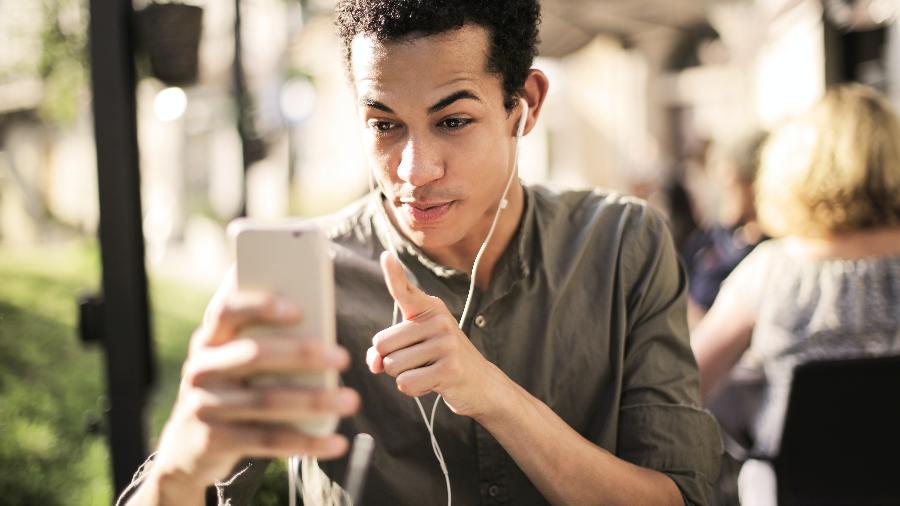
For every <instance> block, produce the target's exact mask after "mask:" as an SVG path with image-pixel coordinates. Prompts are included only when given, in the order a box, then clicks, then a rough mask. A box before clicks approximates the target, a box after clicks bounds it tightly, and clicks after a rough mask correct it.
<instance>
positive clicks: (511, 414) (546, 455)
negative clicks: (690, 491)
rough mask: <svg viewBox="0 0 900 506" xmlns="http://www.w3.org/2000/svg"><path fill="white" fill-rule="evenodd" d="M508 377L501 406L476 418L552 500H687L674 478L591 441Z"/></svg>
mask: <svg viewBox="0 0 900 506" xmlns="http://www.w3.org/2000/svg"><path fill="white" fill-rule="evenodd" d="M498 372H499V370H498ZM500 374H502V373H500ZM505 380H506V381H505V383H506V384H507V386H506V387H505V392H502V393H499V394H498V402H497V409H496V410H495V411H493V412H491V413H487V414H485V415H483V416H480V417H478V418H476V421H477V422H479V423H480V424H481V425H482V426H483V427H484V428H485V429H487V430H488V431H489V432H490V433H491V434H492V435H493V436H494V437H495V438H496V439H497V441H498V442H499V443H500V444H501V445H503V447H504V449H506V451H507V452H508V453H509V455H510V456H511V457H512V458H513V460H515V461H516V463H517V464H518V465H519V467H520V468H521V469H522V471H523V472H525V474H526V475H527V476H528V478H529V479H530V480H531V482H532V483H534V484H535V486H536V487H537V488H538V489H539V490H540V491H541V493H542V494H544V497H546V498H547V499H548V500H549V501H550V502H552V503H553V504H578V505H582V504H611V505H616V504H621V505H640V504H653V505H683V503H684V502H683V500H682V497H681V493H680V492H679V490H678V487H677V486H676V485H675V482H674V481H672V479H671V478H669V477H668V476H666V475H665V474H663V473H660V472H657V471H653V470H650V469H646V468H643V467H639V466H636V465H634V464H631V463H629V462H626V461H624V460H621V459H619V458H618V457H616V456H615V455H613V454H611V453H609V452H608V451H606V450H604V449H602V448H600V447H598V446H597V445H595V444H593V443H591V442H590V441H588V440H587V439H585V438H583V437H582V436H581V435H580V434H578V433H577V432H576V431H575V430H574V429H572V428H571V427H570V426H569V425H568V424H566V422H565V421H563V420H562V419H561V418H560V417H559V416H557V415H556V413H554V412H553V411H552V410H551V409H550V408H549V407H548V406H547V405H546V404H544V403H543V402H541V401H540V400H538V399H537V398H535V397H534V396H532V395H531V394H529V393H528V392H527V391H526V390H525V389H523V388H522V387H520V386H519V385H517V384H515V383H514V382H513V381H512V380H509V378H505Z"/></svg>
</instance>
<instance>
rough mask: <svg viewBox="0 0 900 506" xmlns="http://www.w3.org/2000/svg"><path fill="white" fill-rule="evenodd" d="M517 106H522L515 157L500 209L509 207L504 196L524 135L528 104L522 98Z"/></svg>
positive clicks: (514, 168) (504, 195) (507, 191)
mask: <svg viewBox="0 0 900 506" xmlns="http://www.w3.org/2000/svg"><path fill="white" fill-rule="evenodd" d="M519 104H520V105H521V106H522V115H521V116H519V125H518V126H517V127H516V157H515V159H514V160H513V170H512V172H510V174H509V181H507V182H506V189H505V190H503V197H502V198H501V199H500V209H506V207H507V206H508V205H509V200H507V198H506V194H507V193H509V187H510V185H511V184H512V180H513V177H515V174H516V168H517V167H516V166H517V165H518V163H519V142H520V141H521V140H522V136H523V135H525V123H526V122H527V121H528V102H526V101H525V99H524V98H520V99H519Z"/></svg>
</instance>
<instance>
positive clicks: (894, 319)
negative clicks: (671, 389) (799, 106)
mask: <svg viewBox="0 0 900 506" xmlns="http://www.w3.org/2000/svg"><path fill="white" fill-rule="evenodd" d="M898 139H900V119H898V116H897V115H896V113H895V112H894V111H893V110H892V109H891V106H890V104H889V103H888V102H887V101H886V100H885V99H884V98H883V97H881V96H880V95H878V94H877V93H876V92H875V91H873V90H871V89H869V88H866V87H863V86H861V85H855V84H854V85H845V86H841V87H838V88H835V89H832V90H830V91H828V92H827V93H826V95H825V97H824V98H823V99H822V100H821V101H820V102H819V103H818V104H817V105H816V106H815V107H813V108H812V109H811V111H809V112H808V113H807V114H805V115H803V116H801V117H799V118H797V119H795V120H793V121H791V122H789V123H787V124H786V125H785V126H783V127H782V128H780V129H779V130H778V131H777V132H776V133H775V134H774V135H773V137H772V139H771V140H769V141H768V142H767V144H766V146H765V147H764V150H763V154H762V166H761V169H760V170H761V173H760V176H759V181H758V182H757V186H756V198H757V206H758V213H759V220H760V224H761V225H762V228H763V229H764V230H765V231H766V232H767V233H769V234H771V235H772V236H773V237H775V238H776V239H772V240H769V241H766V242H764V243H762V244H760V245H759V246H757V248H756V249H755V250H754V251H753V252H752V253H750V255H749V256H747V258H746V259H745V260H744V261H743V262H742V263H741V264H740V265H739V266H738V267H737V268H736V269H735V270H734V272H733V273H732V274H731V275H730V276H729V277H728V279H727V280H726V281H725V283H724V284H723V285H722V288H721V291H720V293H719V295H718V297H717V298H716V301H715V303H714V304H713V306H712V308H711V309H710V311H709V313H708V314H707V315H706V317H705V318H704V319H703V320H702V321H701V322H700V324H699V325H698V326H697V327H696V329H695V330H694V331H692V346H693V348H694V353H695V354H696V357H697V361H698V364H699V366H700V372H701V387H702V391H703V395H704V398H706V399H709V398H710V397H711V396H712V395H713V394H716V393H717V389H718V388H719V387H720V386H722V385H724V384H727V383H728V381H729V380H734V379H735V378H740V379H741V380H742V381H746V382H748V383H749V382H750V381H752V379H753V378H754V377H756V378H757V379H758V380H759V381H760V384H761V386H762V388H761V390H760V392H761V395H760V397H759V398H757V399H755V400H748V399H744V401H745V402H748V403H750V404H748V405H747V406H742V405H739V404H736V403H732V408H733V409H734V410H735V411H736V412H740V411H744V412H745V414H744V416H745V419H744V420H743V423H744V424H745V428H746V431H747V433H748V435H749V437H750V441H749V443H748V444H749V446H750V447H751V448H752V450H753V452H754V453H757V454H763V455H775V454H776V453H777V451H778V447H779V443H780V437H781V432H780V431H781V426H782V423H783V419H784V414H785V410H786V407H787V399H788V393H789V388H790V384H791V378H792V371H793V368H794V367H795V366H796V365H797V364H799V363H802V362H805V361H809V360H813V359H827V358H837V357H848V356H863V355H879V354H894V353H898V352H900V312H898V311H897V307H900V142H898ZM729 375H731V376H730V377H729ZM725 393H727V392H722V395H724V394H725ZM886 401H887V400H886ZM726 415H727V413H726ZM738 483H739V486H740V489H741V492H740V494H741V501H742V503H744V504H775V488H774V486H775V484H774V474H773V472H772V470H771V468H770V467H767V465H766V464H763V463H761V462H758V461H748V462H747V463H746V464H744V466H743V468H742V470H741V475H740V478H739V482H738ZM757 501H759V502H757Z"/></svg>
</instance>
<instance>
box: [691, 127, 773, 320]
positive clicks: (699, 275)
mask: <svg viewBox="0 0 900 506" xmlns="http://www.w3.org/2000/svg"><path fill="white" fill-rule="evenodd" d="M765 138H766V134H765V133H764V132H754V133H752V134H749V135H745V136H743V137H741V138H739V139H738V140H737V141H736V142H733V143H732V144H730V145H727V146H726V147H725V148H724V149H723V150H722V155H721V159H720V160H719V161H718V162H717V163H716V164H715V165H716V166H717V170H716V171H715V172H716V175H715V179H716V180H717V181H718V182H719V184H718V185H717V186H718V188H719V191H720V198H719V204H718V208H719V209H718V212H717V213H716V216H717V217H716V219H715V221H714V223H712V224H709V225H705V226H702V227H700V228H698V229H697V230H696V231H695V232H694V233H693V234H692V235H691V236H690V237H689V239H688V240H687V241H686V244H685V247H684V249H683V250H682V255H683V258H684V261H685V264H686V268H687V274H688V326H689V327H691V328H693V327H694V326H695V325H696V324H697V323H698V322H699V321H700V319H701V318H703V315H704V314H706V312H707V311H709V308H710V306H712V303H713V301H714V300H715V299H716V295H717V294H718V293H719V286H720V285H721V284H722V281H724V280H725V278H726V277H728V275H729V274H730V273H731V271H732V270H734V268H735V267H737V265H738V264H739V263H740V262H741V260H743V259H744V257H746V256H747V255H748V254H749V253H750V252H751V251H753V248H755V247H756V245H757V244H759V242H760V241H762V240H763V239H764V238H765V236H764V235H763V234H762V232H761V230H760V228H759V225H758V223H757V221H756V204H755V202H754V195H753V183H754V181H755V179H756V172H757V167H758V166H759V149H760V147H761V146H762V143H763V141H764V140H765Z"/></svg>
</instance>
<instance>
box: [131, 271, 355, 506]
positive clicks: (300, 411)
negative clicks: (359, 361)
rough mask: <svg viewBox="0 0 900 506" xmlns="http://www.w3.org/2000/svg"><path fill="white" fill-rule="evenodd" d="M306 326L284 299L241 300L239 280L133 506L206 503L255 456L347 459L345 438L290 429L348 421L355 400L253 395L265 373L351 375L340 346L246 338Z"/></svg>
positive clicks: (333, 393) (326, 393)
mask: <svg viewBox="0 0 900 506" xmlns="http://www.w3.org/2000/svg"><path fill="white" fill-rule="evenodd" d="M301 318H302V316H301V314H300V311H299V310H298V308H295V307H292V306H291V305H290V304H289V303H287V302H285V301H283V300H280V299H278V298H276V297H273V296H270V295H267V294H260V293H238V292H236V291H235V290H234V288H233V280H230V281H226V286H223V288H222V289H221V290H220V293H219V295H217V296H216V297H215V298H214V299H213V301H212V302H211V303H210V307H209V309H208V310H207V314H206V318H205V321H204V324H203V325H202V326H201V327H200V328H199V329H197V331H196V332H195V333H194V335H193V336H192V337H191V344H190V352H189V355H188V359H187V361H186V362H185V364H184V368H183V375H182V380H181V385H180V388H179V393H178V400H177V401H176V403H175V407H174V409H173V411H172V414H171V416H170V417H169V420H168V422H167V423H166V426H165V429H164V430H163V433H162V437H161V440H160V444H159V448H158V450H157V455H156V458H155V462H154V464H153V467H152V468H151V472H150V474H149V475H148V479H147V480H146V481H145V483H144V485H142V486H141V489H139V491H138V493H137V494H136V495H135V499H136V500H135V501H132V502H133V503H144V502H146V503H160V502H163V503H172V504H188V503H190V502H194V501H195V500H197V498H198V497H199V499H200V500H202V497H203V496H202V494H203V490H204V489H205V487H206V486H208V485H210V484H212V483H214V482H215V481H217V480H221V479H224V478H226V477H227V476H228V474H229V472H230V471H231V470H232V468H233V467H234V466H235V464H237V462H238V461H239V460H240V459H241V458H244V457H248V456H255V457H287V456H290V455H296V454H304V455H314V456H318V457H323V458H329V457H336V456H339V455H341V454H343V453H344V452H345V451H346V449H347V441H346V439H345V438H344V437H342V436H339V435H331V436H327V437H322V438H317V437H311V436H308V435H306V434H304V433H302V432H300V431H299V430H297V429H295V428H293V427H291V426H290V425H288V424H290V423H291V422H297V421H301V420H304V419H310V418H315V417H319V416H322V415H327V414H337V415H349V414H351V413H353V412H354V411H356V409H357V408H358V406H359V396H358V395H357V393H356V392H355V391H353V390H351V389H349V388H339V389H331V390H309V389H304V388H300V387H290V386H278V387H273V386H254V385H251V383H250V382H249V381H248V380H251V379H252V378H254V377H255V376H258V375H259V374H263V373H279V374H294V373H305V372H314V371H326V370H329V369H343V368H345V367H347V365H348V364H349V361H350V359H349V355H348V353H347V352H346V350H344V349H343V348H341V347H339V346H336V345H325V344H323V343H322V342H320V341H318V340H316V339H311V338H302V337H298V336H290V335H285V336H274V337H273V336H269V337H254V336H245V335H242V334H241V332H242V330H243V329H245V328H247V327H249V326H252V325H260V324H264V325H288V324H294V323H297V322H298V321H300V319H301ZM145 489H149V490H145ZM198 494H199V496H198ZM141 497H143V498H150V499H149V500H147V501H142V500H139V498H141Z"/></svg>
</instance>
